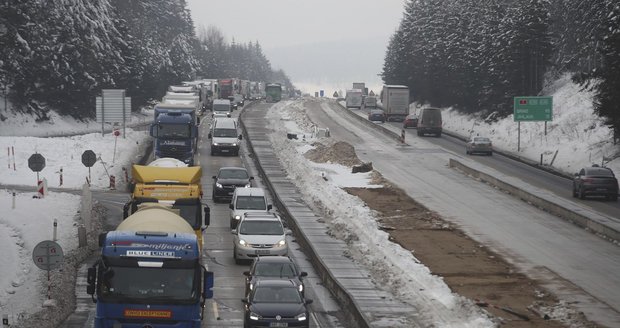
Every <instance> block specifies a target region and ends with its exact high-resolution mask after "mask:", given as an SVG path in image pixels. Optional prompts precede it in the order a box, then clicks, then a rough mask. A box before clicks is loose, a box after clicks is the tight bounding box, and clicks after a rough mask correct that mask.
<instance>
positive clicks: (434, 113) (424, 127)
mask: <svg viewBox="0 0 620 328" xmlns="http://www.w3.org/2000/svg"><path fill="white" fill-rule="evenodd" d="M441 126H442V121H441V109H439V108H434V107H427V108H422V110H421V111H420V115H418V136H423V135H425V134H433V135H435V136H437V137H441Z"/></svg>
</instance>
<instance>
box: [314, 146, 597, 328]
mask: <svg viewBox="0 0 620 328" xmlns="http://www.w3.org/2000/svg"><path fill="white" fill-rule="evenodd" d="M314 146H315V147H316V148H315V149H313V150H311V151H309V152H308V153H306V157H307V158H308V159H310V160H312V161H315V162H328V161H329V162H332V163H339V164H342V165H345V166H353V165H359V164H361V161H360V160H359V159H358V158H357V156H356V155H355V151H354V148H353V147H352V146H351V145H349V144H347V143H344V142H336V143H333V144H331V145H324V144H320V143H316V144H315V145H314ZM373 175H374V180H375V181H373V184H381V185H383V186H384V187H383V188H345V190H346V191H347V192H348V193H350V194H352V195H355V196H357V197H359V198H360V199H361V200H362V201H364V202H365V203H366V204H367V206H368V207H369V208H370V209H372V210H374V211H376V212H377V213H378V217H377V221H378V222H379V225H380V226H381V227H382V229H383V230H385V231H386V232H388V233H389V236H390V237H389V238H390V240H392V241H393V242H395V243H398V244H399V245H401V246H402V247H403V248H405V249H407V250H409V251H411V252H412V253H413V254H414V255H415V257H416V258H417V259H418V260H420V261H421V262H422V263H423V264H424V265H425V266H427V267H428V268H429V269H430V270H431V271H432V272H433V274H435V275H438V276H441V277H443V279H444V281H445V282H446V284H447V285H448V286H449V287H450V288H451V290H452V291H453V292H455V293H457V294H459V295H462V296H464V297H467V298H469V299H471V300H472V301H474V302H476V304H478V305H479V306H481V307H484V308H485V310H486V311H488V312H489V313H490V314H491V315H492V316H494V317H495V318H497V321H499V322H501V326H502V327H511V328H512V327H515V328H516V327H598V326H597V325H596V324H595V323H593V322H590V321H588V320H587V319H586V318H585V316H584V315H583V314H582V313H579V312H575V311H572V310H567V308H566V307H565V306H564V305H562V303H561V302H559V300H558V299H557V298H556V297H555V296H553V295H552V294H550V293H549V292H548V291H546V290H545V289H544V288H542V287H541V286H540V284H539V283H538V282H537V281H535V280H532V279H530V278H528V277H527V276H525V275H524V274H522V273H520V272H518V270H517V269H516V268H515V267H514V266H512V265H511V264H510V263H508V262H507V261H505V260H504V259H502V258H501V256H499V255H498V254H496V253H494V252H493V251H491V250H489V249H488V248H486V247H484V246H483V245H480V244H479V243H477V242H476V241H475V240H473V239H471V238H470V237H468V236H467V235H466V234H465V233H464V232H463V231H461V230H459V229H458V227H456V226H454V225H453V224H451V223H450V222H448V221H446V220H444V219H443V218H442V217H441V216H439V215H438V214H437V213H435V212H432V211H430V210H428V209H427V208H426V207H424V206H423V205H421V204H419V203H418V202H416V201H415V200H414V199H412V198H410V197H409V196H408V195H407V194H406V193H405V192H404V191H403V190H401V189H400V188H397V187H395V186H393V185H392V184H391V183H390V182H389V181H387V180H385V179H384V178H383V177H382V176H381V174H380V173H378V172H376V171H374V172H373Z"/></svg>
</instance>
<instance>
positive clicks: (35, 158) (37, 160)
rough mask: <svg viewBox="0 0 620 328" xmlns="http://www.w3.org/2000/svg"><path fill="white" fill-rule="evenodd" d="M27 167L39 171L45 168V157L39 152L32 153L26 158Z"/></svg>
mask: <svg viewBox="0 0 620 328" xmlns="http://www.w3.org/2000/svg"><path fill="white" fill-rule="evenodd" d="M28 167H29V168H30V169H31V170H32V171H33V172H41V170H43V169H44V168H45V157H43V155H41V154H39V153H35V154H32V155H31V156H30V158H28Z"/></svg>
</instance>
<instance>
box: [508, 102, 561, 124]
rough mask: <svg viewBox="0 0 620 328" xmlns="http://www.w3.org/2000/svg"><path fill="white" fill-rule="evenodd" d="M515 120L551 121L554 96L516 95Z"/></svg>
mask: <svg viewBox="0 0 620 328" xmlns="http://www.w3.org/2000/svg"><path fill="white" fill-rule="evenodd" d="M513 116H514V121H515V122H523V121H530V122H532V121H551V120H552V118H553V97H514V115H513Z"/></svg>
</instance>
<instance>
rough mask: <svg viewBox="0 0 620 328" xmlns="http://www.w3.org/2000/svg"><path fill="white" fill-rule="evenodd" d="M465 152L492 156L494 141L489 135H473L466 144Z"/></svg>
mask: <svg viewBox="0 0 620 328" xmlns="http://www.w3.org/2000/svg"><path fill="white" fill-rule="evenodd" d="M465 153H466V154H467V155H470V154H474V153H478V154H487V155H489V156H491V155H493V143H492V142H491V139H489V138H487V137H480V136H475V137H472V138H471V139H469V141H468V142H467V144H466V145H465Z"/></svg>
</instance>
